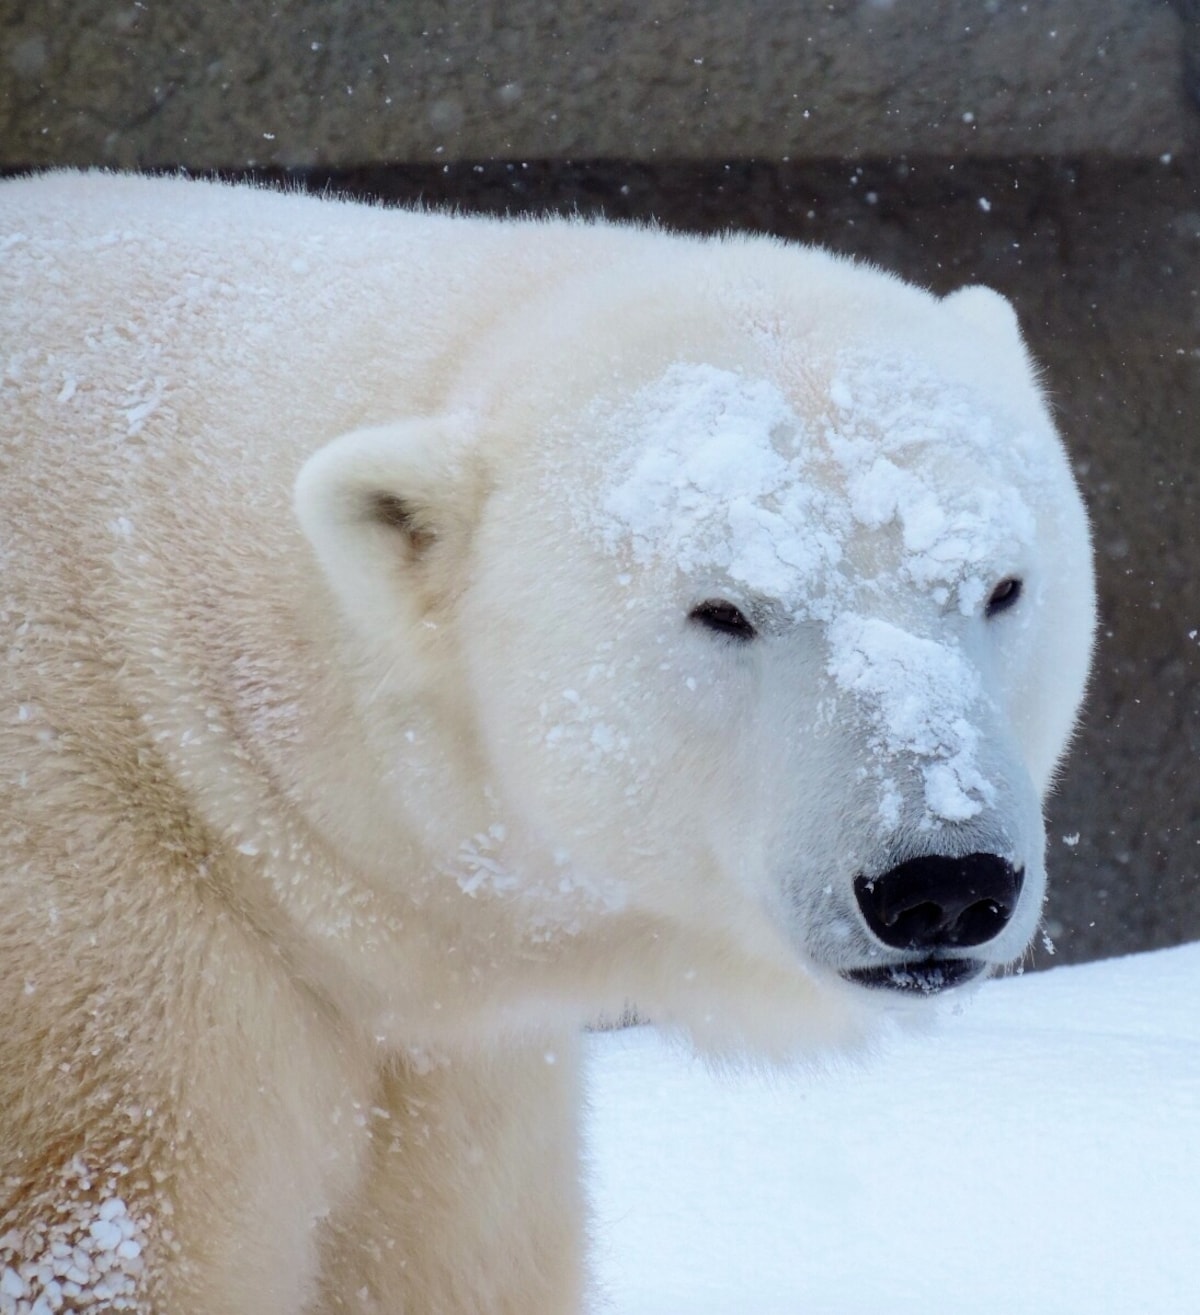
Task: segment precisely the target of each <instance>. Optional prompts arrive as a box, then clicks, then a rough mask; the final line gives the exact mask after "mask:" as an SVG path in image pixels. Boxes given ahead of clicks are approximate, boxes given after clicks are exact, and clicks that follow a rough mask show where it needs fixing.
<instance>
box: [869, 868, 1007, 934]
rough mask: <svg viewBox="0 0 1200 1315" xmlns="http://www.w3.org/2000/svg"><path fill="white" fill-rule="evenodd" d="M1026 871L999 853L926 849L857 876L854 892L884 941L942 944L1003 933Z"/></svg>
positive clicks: (874, 930)
mask: <svg viewBox="0 0 1200 1315" xmlns="http://www.w3.org/2000/svg"><path fill="white" fill-rule="evenodd" d="M1024 877H1025V870H1024V868H1014V867H1013V865H1012V864H1011V863H1009V862H1006V861H1005V860H1004V859H1002V858H1000V857H998V856H997V855H996V854H965V855H964V856H963V857H961V858H947V857H945V856H944V855H941V854H926V855H925V856H924V857H922V858H910V859H909V860H908V862H907V863H901V864H900V865H899V867H894V868H892V870H891V871H890V872H884V873H883V874H882V875H881V876H878V877H856V878H855V881H854V894H855V895H856V896H857V898H858V905H859V908H861V909H862V912H863V917H864V918H865V919H866V921H867V926H868V927H870V929H871V930H872V931H873V932H874V933H875V935H876V936H878V937H879V939H880V940H881V941H882V942H883V943H884V944H885V945H890V946H892V947H893V948H895V949H897V950H921V951H929V950H940V949H946V948H948V947H950V946H970V945H982V944H983V943H984V942H985V941H990V940H992V939H993V938H994V937H996V936H999V935H1000V933H1001V932H1002V931H1003V930H1004V928H1005V927H1006V926H1007V925H1008V921H1009V919H1010V918H1011V917H1012V915H1013V912H1014V910H1015V909H1016V907H1017V899H1018V897H1019V896H1020V894H1021V882H1022V881H1023V880H1024Z"/></svg>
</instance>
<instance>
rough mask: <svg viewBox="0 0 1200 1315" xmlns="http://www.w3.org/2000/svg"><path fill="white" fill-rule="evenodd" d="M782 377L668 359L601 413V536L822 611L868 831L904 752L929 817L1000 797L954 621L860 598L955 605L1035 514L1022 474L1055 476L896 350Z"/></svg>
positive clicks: (889, 800) (972, 404) (1003, 428)
mask: <svg viewBox="0 0 1200 1315" xmlns="http://www.w3.org/2000/svg"><path fill="white" fill-rule="evenodd" d="M797 387H798V388H800V389H801V390H802V391H803V392H804V394H805V395H804V396H803V397H802V398H801V399H800V404H799V405H797V404H794V403H793V402H792V401H791V400H789V398H788V396H787V395H785V393H784V391H783V390H782V389H781V388H780V387H779V386H778V385H776V384H775V383H773V382H770V381H768V380H765V379H761V378H755V377H753V376H750V375H747V374H743V373H739V372H737V371H734V370H727V369H719V368H717V367H715V366H711V365H701V364H684V363H678V364H675V365H672V366H671V367H670V368H668V369H667V370H666V372H665V373H664V374H663V375H662V376H661V377H660V378H659V379H657V380H656V381H655V382H653V383H651V384H649V385H648V386H647V387H645V388H643V389H642V390H641V391H639V392H638V393H636V394H635V395H634V396H633V398H632V399H630V400H629V401H628V402H627V403H625V404H623V405H618V406H615V407H610V408H609V409H608V411H607V413H605V412H604V411H603V410H602V411H601V413H600V414H599V416H598V417H597V418H598V419H599V420H600V425H601V432H602V433H604V432H607V433H608V434H609V436H610V438H611V439H612V440H613V447H614V449H615V452H616V460H615V462H614V466H613V470H612V473H611V475H610V477H609V480H608V483H607V485H606V486H605V487H604V488H603V490H602V492H601V494H600V499H599V505H598V507H597V508H596V512H597V513H598V514H597V519H598V528H599V530H600V534H601V537H602V539H603V541H604V542H605V544H606V545H607V546H608V548H609V549H610V550H616V549H617V548H618V547H620V546H621V545H625V546H626V547H627V548H628V550H630V551H631V552H632V553H633V556H634V558H635V559H636V560H638V561H641V562H649V561H655V560H657V561H662V562H666V563H668V564H671V563H673V564H674V565H675V566H676V567H677V569H678V570H679V571H681V572H682V573H684V574H685V575H688V576H693V577H700V578H704V577H711V576H713V575H724V577H726V578H727V579H728V580H729V581H731V582H732V583H734V584H736V585H740V586H742V587H744V588H745V590H746V591H748V592H749V593H751V594H756V595H760V596H762V597H766V598H770V599H773V600H775V601H776V602H777V603H780V604H782V605H783V606H784V607H785V608H787V609H790V610H791V611H792V613H793V614H794V615H796V616H807V617H809V618H812V619H815V620H819V621H822V622H824V623H825V626H826V642H827V645H828V661H827V666H826V671H827V674H828V675H829V676H830V678H831V679H832V681H833V683H834V686H835V688H837V689H838V690H840V691H842V692H844V693H845V694H847V695H849V696H851V697H853V698H854V699H855V701H856V702H857V703H858V704H859V706H860V707H862V708H863V709H864V711H865V713H866V715H867V717H868V720H869V722H870V724H871V726H872V727H873V731H872V734H871V747H872V750H873V754H874V757H875V771H874V775H875V776H876V777H877V779H878V781H879V785H880V792H881V793H880V804H879V816H880V824H881V826H882V827H883V828H884V829H889V828H892V827H894V826H895V825H896V822H897V819H898V812H897V809H898V801H899V799H900V790H899V787H898V785H897V784H896V782H895V781H894V780H893V778H892V776H891V774H890V773H891V770H892V766H891V765H892V764H895V763H897V762H900V761H902V760H907V761H909V762H913V763H915V764H918V765H919V770H920V772H921V776H922V778H923V781H924V803H925V816H926V819H927V822H928V823H929V824H930V825H940V824H941V823H942V822H952V823H961V822H965V821H966V820H967V819H969V818H971V817H974V816H975V815H976V814H977V813H979V812H980V811H981V810H982V809H983V808H984V807H986V806H988V805H989V804H990V803H991V802H992V801H993V800H994V797H995V792H994V789H993V787H992V785H991V784H990V782H989V781H988V780H987V779H986V777H985V776H984V775H983V773H982V772H981V771H980V769H979V767H978V764H977V759H976V751H977V749H978V748H979V746H980V744H981V734H980V731H979V729H978V727H977V726H976V724H975V722H974V717H975V715H976V714H977V713H978V711H979V710H980V708H981V706H982V703H983V701H985V700H984V695H983V691H982V689H981V685H980V681H979V679H978V676H977V673H976V672H975V670H974V668H973V667H972V665H971V663H970V662H969V661H968V659H967V658H966V656H965V654H964V653H963V651H962V650H961V648H960V646H959V644H958V642H957V640H956V639H955V638H954V636H953V632H947V631H945V630H943V631H942V636H941V638H940V639H939V638H933V637H930V636H927V635H917V634H912V633H909V632H907V631H905V630H904V629H902V628H900V627H898V626H896V625H895V624H893V623H891V622H889V621H887V620H884V619H882V618H879V617H873V616H871V615H870V609H871V607H872V604H873V602H874V601H877V600H879V599H886V600H889V601H890V600H892V599H894V598H895V597H898V596H905V595H906V594H908V595H912V594H914V593H915V594H917V595H928V596H929V597H931V598H932V599H933V600H934V601H935V602H936V603H937V604H939V605H940V606H944V605H948V604H950V603H952V602H953V603H955V604H956V605H957V607H958V609H959V611H960V612H962V613H963V614H966V615H970V614H972V613H975V612H976V611H977V610H978V609H979V608H980V607H981V605H982V603H983V601H984V599H985V597H986V596H987V593H988V591H989V590H990V589H991V588H992V587H993V586H994V585H995V583H996V581H997V577H998V576H999V575H1000V574H1002V573H1007V572H1009V571H1015V570H1019V569H1021V567H1020V562H1019V559H1020V557H1021V555H1022V549H1023V548H1024V547H1025V546H1026V545H1028V544H1030V543H1031V542H1032V540H1033V534H1034V518H1033V514H1032V512H1031V511H1030V509H1029V507H1028V505H1027V504H1026V502H1025V501H1024V499H1023V497H1022V496H1021V493H1020V492H1019V490H1018V485H1020V486H1021V487H1023V488H1026V489H1030V488H1035V487H1036V484H1037V481H1038V478H1039V474H1040V475H1041V477H1042V478H1043V479H1044V481H1045V482H1046V483H1050V482H1051V481H1050V479H1049V477H1048V472H1047V471H1041V472H1039V463H1040V462H1043V461H1046V460H1047V458H1046V447H1045V444H1044V436H1039V435H1036V434H1029V433H1022V432H1020V431H1018V430H1015V429H1013V428H1012V427H1011V426H1009V425H1005V424H1004V423H1003V421H1002V420H1001V419H999V418H996V417H994V416H993V415H992V414H991V412H990V411H989V409H988V407H987V406H985V405H983V404H981V399H980V398H979V397H977V396H976V395H974V394H973V393H972V392H971V391H970V390H968V389H967V388H966V387H964V386H962V385H960V384H956V383H953V382H950V381H947V380H945V379H942V378H940V377H939V376H937V375H936V374H935V373H934V372H933V371H932V370H931V369H930V368H929V367H928V366H926V365H924V364H922V363H920V362H917V361H915V360H914V359H912V358H908V357H901V356H896V355H892V356H883V357H880V356H878V355H875V356H868V355H867V354H865V353H863V354H860V355H857V356H856V355H854V354H853V353H846V354H845V355H843V356H842V357H841V358H840V359H837V360H835V361H834V364H833V368H832V370H830V371H829V372H828V373H827V374H826V375H825V377H824V379H823V380H822V381H820V382H816V381H814V380H811V379H810V380H808V381H804V382H802V383H800V384H798V385H797ZM885 527H890V529H888V530H887V532H886V533H885Z"/></svg>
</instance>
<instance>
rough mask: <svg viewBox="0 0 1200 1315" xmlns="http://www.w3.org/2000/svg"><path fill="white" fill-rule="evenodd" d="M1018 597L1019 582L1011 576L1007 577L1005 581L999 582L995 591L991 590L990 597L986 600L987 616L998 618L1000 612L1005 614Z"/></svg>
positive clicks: (1019, 592) (1019, 591)
mask: <svg viewBox="0 0 1200 1315" xmlns="http://www.w3.org/2000/svg"><path fill="white" fill-rule="evenodd" d="M1020 596H1021V582H1020V580H1017V579H1014V578H1013V577H1012V576H1009V578H1008V579H1007V580H1001V581H1000V583H999V584H998V585H997V586H996V587H995V589H993V590H992V596H991V597H990V598H989V599H988V602H987V614H988V616H989V617H993V616H998V615H999V614H1000V613H1001V612H1007V611H1008V609H1009V608H1010V607H1012V605H1013V604H1014V603H1015V602H1016V601H1017V599H1018V598H1020Z"/></svg>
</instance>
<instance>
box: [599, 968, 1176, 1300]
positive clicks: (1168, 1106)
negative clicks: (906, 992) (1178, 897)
mask: <svg viewBox="0 0 1200 1315" xmlns="http://www.w3.org/2000/svg"><path fill="white" fill-rule="evenodd" d="M1198 996H1200V945H1190V946H1184V947H1182V948H1179V949H1175V950H1166V951H1160V952H1158V953H1155V954H1149V955H1142V956H1138V957H1134V958H1130V959H1123V960H1115V961H1111V962H1108V963H1102V964H1092V965H1088V966H1086V967H1075V968H1060V969H1056V970H1054V971H1052V972H1048V973H1040V974H1036V975H1029V976H1026V977H1020V978H1013V979H1009V980H1006V981H1000V982H992V983H988V984H986V985H985V986H983V987H982V988H981V989H980V990H979V991H978V992H976V993H975V994H974V995H973V996H972V997H970V998H969V999H966V1000H964V1001H963V1002H962V1003H961V1004H957V1005H948V1006H947V1008H946V1011H945V1013H944V1016H943V1018H942V1021H941V1023H940V1026H939V1027H938V1028H937V1029H936V1031H935V1032H934V1033H933V1034H931V1035H928V1036H898V1037H893V1038H891V1039H890V1040H889V1042H888V1043H887V1044H886V1045H885V1046H884V1047H883V1048H882V1050H881V1052H880V1053H879V1054H877V1055H876V1056H874V1057H873V1058H872V1059H870V1060H869V1061H864V1063H862V1064H861V1065H857V1064H856V1065H849V1064H846V1065H843V1066H841V1067H839V1068H838V1069H836V1070H835V1071H833V1072H827V1073H824V1074H817V1073H808V1074H789V1075H786V1076H782V1077H780V1076H774V1077H761V1076H760V1077H752V1076H740V1077H732V1078H731V1077H716V1076H713V1075H712V1074H710V1073H709V1072H708V1071H707V1070H706V1069H705V1067H704V1066H703V1065H702V1064H701V1063H699V1062H698V1061H695V1060H692V1059H690V1058H688V1057H686V1056H682V1055H680V1054H679V1053H678V1052H677V1051H673V1050H671V1049H669V1048H668V1047H667V1046H666V1045H665V1044H664V1043H663V1042H662V1041H661V1040H659V1039H658V1038H657V1037H656V1036H655V1034H654V1033H653V1032H651V1031H649V1030H647V1029H640V1030H637V1031H632V1032H624V1033H616V1034H610V1035H605V1036H598V1037H595V1038H593V1039H592V1041H591V1042H590V1045H591V1056H590V1064H591V1068H590V1088H591V1091H590V1095H591V1103H592V1114H591V1123H590V1130H589V1135H590V1147H591V1192H592V1196H593V1202H594V1208H595V1215H596V1218H595V1223H594V1237H595V1251H596V1265H597V1270H598V1278H599V1281H600V1284H601V1286H602V1287H603V1289H604V1290H605V1293H606V1294H607V1295H606V1296H604V1297H600V1298H598V1299H597V1300H596V1302H595V1310H596V1311H597V1312H600V1311H611V1312H615V1313H617V1315H715V1313H716V1312H722V1315H725V1313H729V1315H733V1313H734V1312H736V1313H739V1315H740V1313H742V1312H752V1313H753V1315H799V1313H800V1312H820V1315H843V1313H844V1315H858V1313H859V1312H862V1315H877V1313H878V1312H887V1315H927V1312H929V1311H930V1310H947V1311H970V1312H972V1315H1001V1313H1002V1312H1003V1313H1004V1315H1011V1313H1012V1312H1019V1313H1020V1315H1082V1313H1083V1312H1088V1313H1089V1315H1133V1313H1134V1312H1142V1311H1185V1310H1196V1309H1200V1011H1198V1010H1197V1007H1196V1000H1197V997H1198Z"/></svg>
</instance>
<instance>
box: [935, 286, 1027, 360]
mask: <svg viewBox="0 0 1200 1315" xmlns="http://www.w3.org/2000/svg"><path fill="white" fill-rule="evenodd" d="M942 305H943V306H945V308H946V309H947V310H948V311H950V312H951V314H953V315H954V317H955V318H956V319H957V320H958V321H959V322H960V323H961V324H966V325H968V326H970V327H971V328H972V329H975V330H976V331H977V332H979V333H981V334H983V335H984V336H985V337H986V338H987V339H989V340H990V341H991V342H994V343H995V344H996V345H997V346H1001V345H1002V346H1003V347H1004V348H1005V349H1006V350H1009V351H1011V350H1012V348H1013V347H1014V346H1015V347H1017V348H1018V350H1019V351H1020V352H1021V354H1022V355H1024V353H1025V341H1024V339H1023V338H1022V337H1021V325H1020V322H1019V321H1018V320H1017V312H1016V311H1015V310H1013V307H1012V302H1010V301H1009V300H1008V298H1007V297H1004V296H1001V294H1000V293H999V292H994V291H993V290H992V289H991V288H985V287H984V286H983V285H982V284H979V283H977V284H974V285H973V286H971V287H967V288H959V289H958V291H957V292H951V293H950V294H949V295H948V296H946V297H943V298H942Z"/></svg>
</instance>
